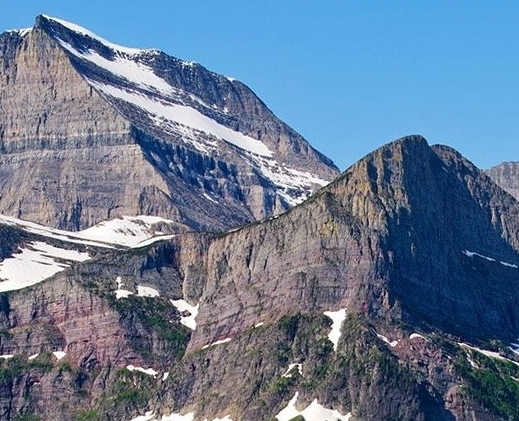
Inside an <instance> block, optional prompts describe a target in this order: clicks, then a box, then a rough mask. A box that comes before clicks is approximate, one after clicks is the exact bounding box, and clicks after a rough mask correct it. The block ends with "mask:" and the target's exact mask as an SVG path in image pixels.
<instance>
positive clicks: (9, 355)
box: [0, 354, 14, 360]
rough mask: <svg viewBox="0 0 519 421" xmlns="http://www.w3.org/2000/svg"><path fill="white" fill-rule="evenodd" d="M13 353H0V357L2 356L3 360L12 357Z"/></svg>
mask: <svg viewBox="0 0 519 421" xmlns="http://www.w3.org/2000/svg"><path fill="white" fill-rule="evenodd" d="M13 357H14V355H13V354H6V355H0V358H3V359H4V360H8V359H9V358H13Z"/></svg>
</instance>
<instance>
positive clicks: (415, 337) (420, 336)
mask: <svg viewBox="0 0 519 421" xmlns="http://www.w3.org/2000/svg"><path fill="white" fill-rule="evenodd" d="M409 339H411V340H413V339H423V340H424V341H427V338H425V336H422V335H420V334H419V333H411V335H410V336H409Z"/></svg>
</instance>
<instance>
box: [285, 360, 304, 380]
mask: <svg viewBox="0 0 519 421" xmlns="http://www.w3.org/2000/svg"><path fill="white" fill-rule="evenodd" d="M294 368H297V371H299V374H300V375H301V376H302V375H303V364H301V363H295V364H290V365H289V366H288V370H287V371H285V373H284V374H283V375H282V376H281V377H292V369H294Z"/></svg>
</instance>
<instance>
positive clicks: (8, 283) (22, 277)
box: [0, 241, 90, 291]
mask: <svg viewBox="0 0 519 421" xmlns="http://www.w3.org/2000/svg"><path fill="white" fill-rule="evenodd" d="M89 258H90V255H89V254H88V253H81V252H78V251H75V250H65V249H62V248H58V247H54V246H51V245H49V244H47V243H44V242H41V241H34V242H32V243H29V244H28V245H27V246H26V247H23V248H22V249H21V250H20V252H19V253H15V254H13V256H12V257H10V258H8V259H5V260H4V261H2V262H1V263H0V279H1V281H0V291H12V290H17V289H22V288H25V287H28V286H30V285H34V284H37V283H39V282H41V281H43V280H44V279H47V278H49V277H51V276H53V275H55V274H56V273H58V272H61V271H62V270H64V269H66V268H67V267H69V266H70V264H71V263H72V262H83V261H85V260H88V259H89Z"/></svg>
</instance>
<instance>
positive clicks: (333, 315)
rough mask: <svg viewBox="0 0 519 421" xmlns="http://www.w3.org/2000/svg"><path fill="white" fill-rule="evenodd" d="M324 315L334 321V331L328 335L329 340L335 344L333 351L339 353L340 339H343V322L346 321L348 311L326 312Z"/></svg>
mask: <svg viewBox="0 0 519 421" xmlns="http://www.w3.org/2000/svg"><path fill="white" fill-rule="evenodd" d="M323 314H324V315H325V316H326V317H329V318H330V319H332V330H331V331H330V333H329V334H328V339H329V340H330V341H331V342H332V343H333V350H334V351H337V346H338V344H339V338H340V337H341V326H342V322H344V319H346V309H345V308H343V309H340V310H337V311H325V312H324V313H323Z"/></svg>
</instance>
